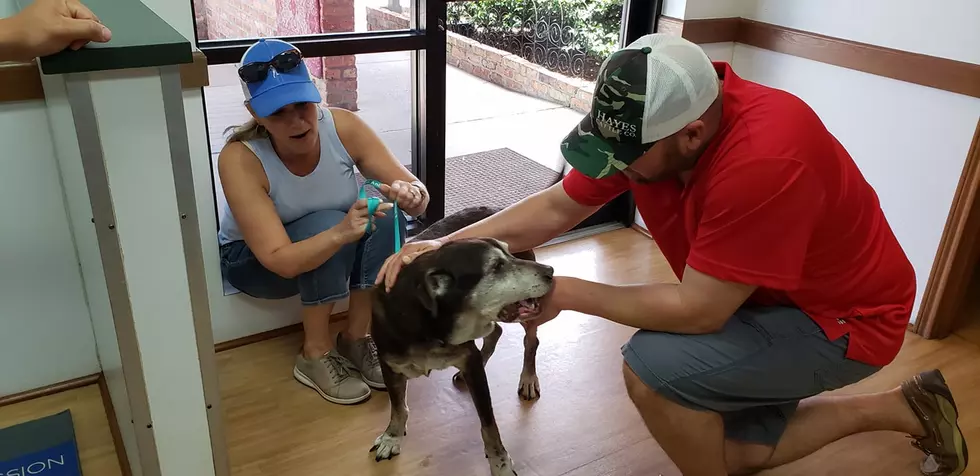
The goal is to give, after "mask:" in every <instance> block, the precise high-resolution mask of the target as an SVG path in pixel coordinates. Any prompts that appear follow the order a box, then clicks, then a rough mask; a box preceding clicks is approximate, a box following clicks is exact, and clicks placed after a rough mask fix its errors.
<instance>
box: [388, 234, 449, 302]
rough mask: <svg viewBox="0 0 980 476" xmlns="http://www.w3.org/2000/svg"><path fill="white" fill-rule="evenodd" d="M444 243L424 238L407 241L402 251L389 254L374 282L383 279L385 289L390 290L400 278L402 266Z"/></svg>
mask: <svg viewBox="0 0 980 476" xmlns="http://www.w3.org/2000/svg"><path fill="white" fill-rule="evenodd" d="M442 245H443V243H442V241H439V240H423V241H412V242H409V243H405V246H402V249H401V251H399V252H398V253H395V254H393V255H391V256H389V257H388V259H386V260H385V262H384V264H383V265H381V270H380V271H378V277H377V278H376V279H375V280H374V284H375V285H378V284H380V283H381V280H384V282H385V289H386V290H388V291H390V290H391V287H392V286H394V285H395V280H396V279H397V278H398V272H399V271H401V269H402V266H405V265H407V264H409V263H411V262H412V261H414V260H415V258H417V257H418V256H419V255H421V254H422V253H428V252H429V251H432V250H435V249H437V248H439V247H440V246H442Z"/></svg>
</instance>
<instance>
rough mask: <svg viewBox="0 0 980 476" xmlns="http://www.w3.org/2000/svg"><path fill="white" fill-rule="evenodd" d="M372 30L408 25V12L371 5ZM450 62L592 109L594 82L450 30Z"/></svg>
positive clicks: (551, 98) (531, 93)
mask: <svg viewBox="0 0 980 476" xmlns="http://www.w3.org/2000/svg"><path fill="white" fill-rule="evenodd" d="M367 25H368V30H372V31H373V30H399V29H405V28H408V25H409V17H408V14H406V13H395V12H392V11H391V10H388V9H386V8H378V7H367ZM446 43H447V45H446V48H447V49H446V63H447V64H448V65H450V66H453V67H455V68H459V69H461V70H463V71H466V72H467V73H470V74H472V75H474V76H476V77H478V78H481V79H485V80H487V81H490V82H491V83H494V84H496V85H498V86H501V87H504V88H507V89H510V90H511V91H516V92H519V93H522V94H526V95H528V96H532V97H536V98H540V99H544V100H547V101H551V102H554V103H557V104H560V105H562V106H565V107H569V108H572V109H574V110H576V111H578V112H583V113H584V112H588V111H589V108H590V106H591V104H592V91H593V89H594V84H593V83H590V82H588V81H584V80H581V79H577V78H570V77H568V76H565V75H562V74H559V73H555V72H553V71H551V70H549V69H547V68H545V67H544V66H539V65H537V64H534V63H532V62H530V61H527V60H525V59H524V58H521V57H520V56H517V55H514V54H511V53H509V52H507V51H503V50H498V49H496V48H491V47H489V46H487V45H484V44H482V43H480V42H478V41H476V40H473V39H470V38H467V37H465V36H463V35H459V34H456V33H453V32H447V33H446Z"/></svg>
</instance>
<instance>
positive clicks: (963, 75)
mask: <svg viewBox="0 0 980 476" xmlns="http://www.w3.org/2000/svg"><path fill="white" fill-rule="evenodd" d="M658 28H660V29H661V31H663V32H665V33H674V34H680V35H681V36H683V37H684V38H686V39H688V40H691V41H693V42H695V43H698V44H706V43H722V42H728V41H731V42H735V43H742V44H745V45H749V46H754V47H756V48H762V49H766V50H770V51H775V52H778V53H784V54H788V55H793V56H799V57H801V58H806V59H810V60H813V61H819V62H821V63H826V64H831V65H834V66H840V67H843V68H849V69H853V70H857V71H862V72H865V73H870V74H875V75H878V76H884V77H886V78H891V79H897V80H899V81H906V82H909V83H913V84H918V85H921V86H926V87H930V88H936V89H941V90H944V91H949V92H953V93H957V94H965V95H967V96H972V97H976V98H980V65H976V64H972V63H967V62H963V61H956V60H951V59H947V58H940V57H937V56H929V55H924V54H919V53H912V52H908V51H903V50H896V49H893V48H885V47H883V46H876V45H871V44H867V43H860V42H857V41H851V40H845V39H842V38H835V37H832V36H827V35H821V34H818V33H811V32H808V31H803V30H797V29H794V28H787V27H784V26H779V25H773V24H771V23H763V22H759V21H755V20H748V19H745V18H708V19H693V20H683V21H682V20H678V19H676V18H670V17H661V20H660V22H659V23H658Z"/></svg>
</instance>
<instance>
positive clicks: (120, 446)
mask: <svg viewBox="0 0 980 476" xmlns="http://www.w3.org/2000/svg"><path fill="white" fill-rule="evenodd" d="M98 383H99V393H101V394H102V406H103V407H104V408H105V417H106V420H108V421H109V434H111V435H112V444H113V446H115V448H116V458H118V459H119V469H120V470H121V471H122V474H123V476H133V468H131V467H130V466H129V456H128V455H127V454H126V444H125V443H123V438H122V432H121V431H120V430H119V419H118V418H117V417H116V407H115V405H113V404H112V395H111V394H109V384H108V383H107V382H106V379H105V374H104V373H100V374H99V382H98Z"/></svg>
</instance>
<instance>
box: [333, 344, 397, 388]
mask: <svg viewBox="0 0 980 476" xmlns="http://www.w3.org/2000/svg"><path fill="white" fill-rule="evenodd" d="M337 351H339V352H340V355H343V356H344V357H347V358H348V359H349V360H350V362H352V363H353V364H354V366H353V367H352V368H351V370H355V371H357V373H359V374H360V376H361V379H362V380H364V383H366V384H368V385H370V386H371V387H372V388H376V389H378V390H384V389H385V380H384V377H382V376H381V364H380V363H379V362H378V346H377V345H375V343H374V339H372V338H371V336H368V337H364V338H362V339H357V340H355V341H349V340H347V339H345V338H344V334H343V333H340V334H338V335H337Z"/></svg>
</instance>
